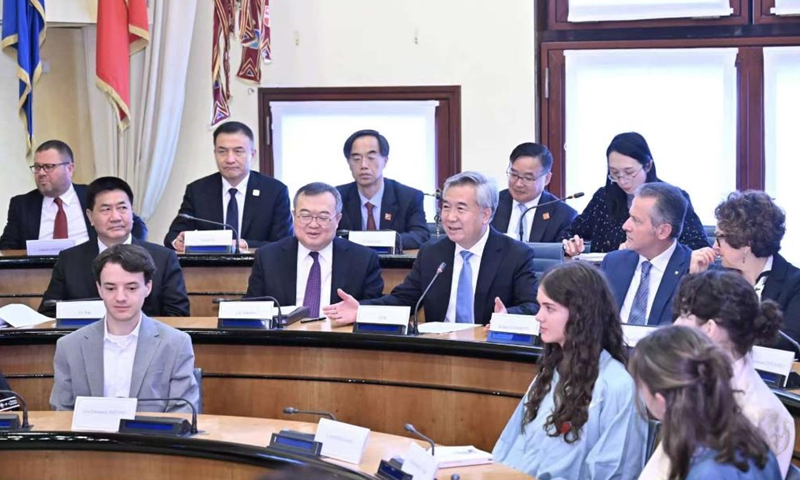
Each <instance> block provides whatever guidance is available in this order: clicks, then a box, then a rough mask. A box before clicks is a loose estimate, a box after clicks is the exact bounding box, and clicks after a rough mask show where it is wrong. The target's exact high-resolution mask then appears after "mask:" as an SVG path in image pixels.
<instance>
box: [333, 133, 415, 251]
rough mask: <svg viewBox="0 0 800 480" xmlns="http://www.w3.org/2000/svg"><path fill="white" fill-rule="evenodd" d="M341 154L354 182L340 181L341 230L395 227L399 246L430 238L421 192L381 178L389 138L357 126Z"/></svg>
mask: <svg viewBox="0 0 800 480" xmlns="http://www.w3.org/2000/svg"><path fill="white" fill-rule="evenodd" d="M344 158H346V159H347V165H348V166H349V167H350V173H352V174H353V180H355V181H354V182H351V183H348V184H345V185H339V186H338V187H336V188H337V189H339V193H341V194H342V201H343V202H344V211H343V212H342V221H341V222H340V225H339V227H340V228H342V229H344V230H394V231H395V232H397V233H399V234H400V240H401V241H402V247H403V248H404V249H406V250H409V249H417V248H419V247H420V246H421V245H422V244H423V243H425V242H427V241H428V239H429V238H430V232H428V225H427V223H426V221H425V209H424V208H423V206H422V198H423V195H422V192H421V191H419V190H417V189H416V188H411V187H408V186H406V185H403V184H402V183H399V182H397V181H395V180H390V179H388V178H384V176H383V169H384V168H386V164H387V163H388V162H389V141H388V140H386V137H384V136H383V135H381V134H380V133H378V132H377V131H375V130H359V131H357V132H355V133H353V134H352V135H350V137H349V138H348V139H347V140H346V141H345V142H344Z"/></svg>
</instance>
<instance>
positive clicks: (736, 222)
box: [714, 190, 786, 258]
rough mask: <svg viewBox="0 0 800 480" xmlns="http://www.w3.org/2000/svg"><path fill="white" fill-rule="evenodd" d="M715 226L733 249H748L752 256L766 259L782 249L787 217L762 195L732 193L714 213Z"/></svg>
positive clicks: (750, 191) (762, 193) (765, 195)
mask: <svg viewBox="0 0 800 480" xmlns="http://www.w3.org/2000/svg"><path fill="white" fill-rule="evenodd" d="M714 216H715V217H717V227H718V228H719V229H720V230H722V232H723V235H724V238H725V242H726V243H727V244H728V245H730V246H731V247H733V248H742V247H745V246H748V245H749V246H750V249H751V250H752V251H753V255H755V256H756V257H758V258H767V257H769V256H770V255H775V254H776V253H778V251H779V250H780V249H781V240H783V235H784V234H785V233H786V214H785V213H784V212H783V209H782V208H780V207H779V206H777V205H775V202H773V201H772V199H771V198H770V197H769V195H767V194H766V193H764V192H761V191H757V190H747V191H744V192H733V193H731V194H730V195H728V198H727V199H725V200H724V201H723V202H722V203H720V204H719V205H717V208H716V210H714Z"/></svg>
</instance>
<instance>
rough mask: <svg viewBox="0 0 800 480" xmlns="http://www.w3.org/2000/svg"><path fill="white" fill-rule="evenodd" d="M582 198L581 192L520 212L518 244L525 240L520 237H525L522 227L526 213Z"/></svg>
mask: <svg viewBox="0 0 800 480" xmlns="http://www.w3.org/2000/svg"><path fill="white" fill-rule="evenodd" d="M582 196H583V192H578V193H573V194H572V195H568V196H566V197H564V198H557V199H555V200H550V201H549V202H544V203H540V204H539V205H534V206H532V207H529V208H526V209H525V211H524V212H522V215H520V216H519V229H518V230H519V232H518V235H519V241H520V242H524V241H525V239H524V238H522V237H524V236H525V232H524V229H523V226H524V225H525V223H524V222H525V215H527V214H528V212H530V211H531V210H536V209H537V208H539V207H546V206H547V205H552V204H554V203H559V202H566V201H567V200H572V199H573V198H581V197H582Z"/></svg>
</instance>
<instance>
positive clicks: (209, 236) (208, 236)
mask: <svg viewBox="0 0 800 480" xmlns="http://www.w3.org/2000/svg"><path fill="white" fill-rule="evenodd" d="M183 244H184V245H185V246H187V247H215V246H218V245H225V246H230V245H233V230H187V231H186V232H184V234H183Z"/></svg>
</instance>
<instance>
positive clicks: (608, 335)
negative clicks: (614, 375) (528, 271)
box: [523, 261, 628, 443]
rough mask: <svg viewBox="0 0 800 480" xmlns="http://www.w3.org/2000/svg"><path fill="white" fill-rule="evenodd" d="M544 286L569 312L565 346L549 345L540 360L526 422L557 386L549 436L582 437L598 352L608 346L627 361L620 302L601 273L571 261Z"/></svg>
mask: <svg viewBox="0 0 800 480" xmlns="http://www.w3.org/2000/svg"><path fill="white" fill-rule="evenodd" d="M540 288H541V289H542V290H543V291H544V293H545V294H546V295H547V296H548V297H549V298H551V299H552V300H553V301H554V302H556V303H558V304H560V305H563V306H564V307H566V308H567V309H568V310H569V320H568V321H567V324H566V326H565V332H564V335H565V337H566V340H565V341H564V348H561V346H560V345H559V344H557V343H556V344H554V343H548V344H545V346H544V353H543V354H542V356H541V357H540V358H539V375H538V376H537V377H536V380H535V382H534V385H533V388H531V391H530V393H529V394H528V397H527V399H526V402H525V419H524V421H523V427H524V425H527V424H528V423H530V422H531V421H532V420H533V419H535V418H536V416H537V415H538V413H539V406H540V405H541V403H542V399H544V397H545V396H546V395H547V394H548V392H550V390H551V388H553V387H552V383H553V374H554V373H555V371H556V370H558V373H559V380H558V383H557V384H556V386H555V401H554V404H555V406H554V409H553V412H552V413H551V414H550V415H549V416H548V417H547V421H546V422H545V424H544V428H545V430H546V431H547V433H548V435H550V436H551V437H558V436H561V435H563V436H564V440H565V441H566V442H567V443H574V442H576V441H578V440H579V439H580V437H581V431H582V429H583V426H584V425H585V424H586V422H587V420H588V419H589V404H590V403H591V401H592V391H593V390H594V384H595V381H596V380H597V375H598V373H599V371H600V352H601V351H602V350H604V349H605V350H606V351H607V352H608V353H610V354H611V356H612V357H614V358H615V359H617V360H619V361H620V362H622V363H623V364H625V363H626V361H627V359H628V352H627V347H626V346H625V342H624V340H623V337H622V326H621V324H620V319H619V313H618V311H617V304H616V301H615V300H614V297H613V295H612V294H611V290H610V289H609V287H608V282H607V281H606V279H605V277H604V276H603V274H602V273H601V272H600V271H599V270H598V269H597V268H596V267H594V266H593V265H591V264H587V263H586V262H579V261H575V262H567V263H563V264H561V265H558V266H556V267H554V268H552V269H551V270H549V271H548V272H547V273H546V274H545V275H544V278H543V279H542V283H541V286H540Z"/></svg>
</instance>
